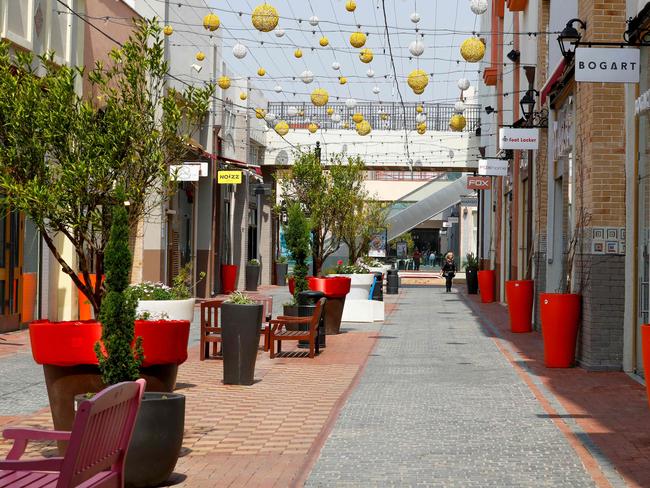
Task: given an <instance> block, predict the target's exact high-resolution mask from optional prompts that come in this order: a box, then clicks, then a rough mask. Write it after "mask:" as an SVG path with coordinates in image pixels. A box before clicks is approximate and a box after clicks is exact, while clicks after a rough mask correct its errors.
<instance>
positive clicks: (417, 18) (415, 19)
mask: <svg viewBox="0 0 650 488" xmlns="http://www.w3.org/2000/svg"><path fill="white" fill-rule="evenodd" d="M411 22H413V23H414V24H417V23H418V22H420V14H419V13H417V12H413V13H412V14H411Z"/></svg>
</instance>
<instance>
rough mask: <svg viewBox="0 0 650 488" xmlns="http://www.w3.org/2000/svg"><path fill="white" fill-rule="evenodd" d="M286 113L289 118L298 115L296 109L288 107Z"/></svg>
mask: <svg viewBox="0 0 650 488" xmlns="http://www.w3.org/2000/svg"><path fill="white" fill-rule="evenodd" d="M287 113H288V114H289V116H290V117H295V116H296V115H298V107H289V109H288V110H287Z"/></svg>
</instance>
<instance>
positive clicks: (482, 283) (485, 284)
mask: <svg viewBox="0 0 650 488" xmlns="http://www.w3.org/2000/svg"><path fill="white" fill-rule="evenodd" d="M495 277H496V274H495V272H494V270H487V271H479V272H478V289H479V291H480V292H481V301H482V302H483V303H492V302H493V301H494V279H495Z"/></svg>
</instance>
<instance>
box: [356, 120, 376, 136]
mask: <svg viewBox="0 0 650 488" xmlns="http://www.w3.org/2000/svg"><path fill="white" fill-rule="evenodd" d="M371 131H372V127H371V126H370V122H368V121H367V120H362V121H361V122H359V123H358V124H357V134H359V135H360V136H367V135H368V134H370V132H371Z"/></svg>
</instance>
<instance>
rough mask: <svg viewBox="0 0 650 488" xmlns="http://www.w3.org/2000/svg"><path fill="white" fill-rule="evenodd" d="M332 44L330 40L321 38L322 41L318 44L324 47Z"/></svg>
mask: <svg viewBox="0 0 650 488" xmlns="http://www.w3.org/2000/svg"><path fill="white" fill-rule="evenodd" d="M329 43H330V40H329V39H328V38H327V37H321V38H320V41H318V44H320V45H321V46H323V47H326V46H328V45H329Z"/></svg>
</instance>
